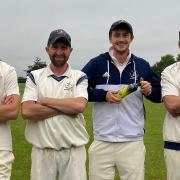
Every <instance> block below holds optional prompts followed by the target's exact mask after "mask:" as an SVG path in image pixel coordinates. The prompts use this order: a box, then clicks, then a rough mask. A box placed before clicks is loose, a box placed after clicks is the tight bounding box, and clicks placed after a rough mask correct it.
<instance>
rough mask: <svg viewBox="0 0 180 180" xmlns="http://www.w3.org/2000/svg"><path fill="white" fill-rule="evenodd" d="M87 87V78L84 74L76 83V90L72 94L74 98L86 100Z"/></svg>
mask: <svg viewBox="0 0 180 180" xmlns="http://www.w3.org/2000/svg"><path fill="white" fill-rule="evenodd" d="M83 74H84V73H83ZM87 87H88V79H87V76H86V75H85V74H84V75H83V76H81V77H80V78H79V79H78V81H77V83H76V90H75V92H74V97H84V98H86V99H87V100H88V92H87Z"/></svg>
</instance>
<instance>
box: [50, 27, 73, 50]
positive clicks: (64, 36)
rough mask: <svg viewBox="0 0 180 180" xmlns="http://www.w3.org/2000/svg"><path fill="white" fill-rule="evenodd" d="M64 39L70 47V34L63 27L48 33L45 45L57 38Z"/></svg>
mask: <svg viewBox="0 0 180 180" xmlns="http://www.w3.org/2000/svg"><path fill="white" fill-rule="evenodd" d="M61 38H62V39H64V40H65V41H66V42H67V44H68V45H69V46H70V47H71V37H70V35H69V34H68V33H67V32H66V31H65V30H63V29H57V30H54V31H52V32H51V33H50V35H49V39H48V42H47V45H48V46H49V45H50V44H53V43H55V42H56V41H57V40H58V39H61Z"/></svg>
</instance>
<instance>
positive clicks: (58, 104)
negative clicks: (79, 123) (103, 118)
mask: <svg viewBox="0 0 180 180" xmlns="http://www.w3.org/2000/svg"><path fill="white" fill-rule="evenodd" d="M40 102H41V103H42V104H44V105H45V106H48V107H52V108H55V109H57V110H60V111H62V112H63V113H65V114H69V115H71V114H78V113H82V112H84V111H85V108H86V106H87V100H86V99H85V98H82V97H80V98H66V99H55V98H43V99H40Z"/></svg>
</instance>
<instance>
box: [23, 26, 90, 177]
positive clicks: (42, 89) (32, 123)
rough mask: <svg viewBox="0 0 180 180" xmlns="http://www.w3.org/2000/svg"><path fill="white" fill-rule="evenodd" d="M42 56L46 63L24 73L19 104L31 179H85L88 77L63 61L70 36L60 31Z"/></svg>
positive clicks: (67, 56)
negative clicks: (24, 122) (28, 148)
mask: <svg viewBox="0 0 180 180" xmlns="http://www.w3.org/2000/svg"><path fill="white" fill-rule="evenodd" d="M46 52H47V54H48V55H49V58H50V60H51V63H50V64H49V65H48V66H47V67H46V68H43V69H40V70H35V71H32V72H31V73H29V74H28V77H27V82H26V87H25V92H24V95H23V100H22V115H23V117H24V118H25V119H27V125H26V130H25V135H26V139H27V140H28V142H29V143H31V144H32V145H33V149H32V156H31V157H32V166H31V180H57V179H59V180H86V168H85V162H86V151H85V147H84V146H85V144H86V143H87V142H88V134H87V132H86V129H85V126H84V125H85V123H84V117H83V114H82V113H83V112H84V110H85V108H86V106H87V99H88V94H87V86H88V82H87V76H86V75H85V74H84V73H83V72H81V71H78V70H73V69H71V67H70V65H69V64H68V63H67V61H68V59H69V56H70V54H71V52H72V48H71V38H70V36H69V34H68V33H67V32H65V31H64V30H63V29H57V30H54V31H52V32H51V34H50V36H49V39H48V43H47V47H46Z"/></svg>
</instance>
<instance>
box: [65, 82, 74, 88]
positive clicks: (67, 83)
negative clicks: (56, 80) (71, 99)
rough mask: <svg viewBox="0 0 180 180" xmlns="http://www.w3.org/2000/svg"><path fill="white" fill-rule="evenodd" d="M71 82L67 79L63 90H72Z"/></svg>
mask: <svg viewBox="0 0 180 180" xmlns="http://www.w3.org/2000/svg"><path fill="white" fill-rule="evenodd" d="M72 88H73V83H72V82H71V81H68V82H66V83H65V86H64V90H72Z"/></svg>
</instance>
